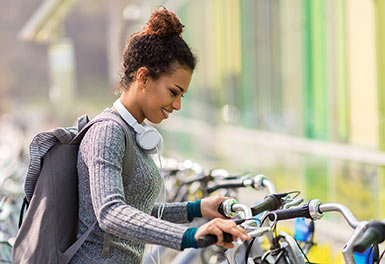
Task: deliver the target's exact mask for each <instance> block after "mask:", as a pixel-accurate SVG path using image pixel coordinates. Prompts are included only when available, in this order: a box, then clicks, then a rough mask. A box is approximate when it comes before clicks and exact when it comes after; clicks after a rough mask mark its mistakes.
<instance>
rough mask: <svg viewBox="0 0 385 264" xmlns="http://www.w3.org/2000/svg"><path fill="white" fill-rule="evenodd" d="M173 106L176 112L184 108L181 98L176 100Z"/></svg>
mask: <svg viewBox="0 0 385 264" xmlns="http://www.w3.org/2000/svg"><path fill="white" fill-rule="evenodd" d="M171 106H172V108H173V109H174V110H180V108H181V107H182V99H181V97H180V96H178V97H177V98H175V100H174V101H173V102H172V103H171Z"/></svg>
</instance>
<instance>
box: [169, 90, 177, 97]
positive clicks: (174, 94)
mask: <svg viewBox="0 0 385 264" xmlns="http://www.w3.org/2000/svg"><path fill="white" fill-rule="evenodd" d="M170 92H171V95H172V96H174V97H175V96H177V95H178V93H177V92H175V91H174V90H173V89H170Z"/></svg>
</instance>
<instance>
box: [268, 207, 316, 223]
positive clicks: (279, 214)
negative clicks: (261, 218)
mask: <svg viewBox="0 0 385 264" xmlns="http://www.w3.org/2000/svg"><path fill="white" fill-rule="evenodd" d="M268 217H269V219H270V221H279V220H286V219H292V218H297V217H306V218H310V219H311V218H312V217H311V216H310V212H309V204H304V205H303V206H300V207H295V208H290V209H282V210H276V211H272V212H270V213H269V214H268Z"/></svg>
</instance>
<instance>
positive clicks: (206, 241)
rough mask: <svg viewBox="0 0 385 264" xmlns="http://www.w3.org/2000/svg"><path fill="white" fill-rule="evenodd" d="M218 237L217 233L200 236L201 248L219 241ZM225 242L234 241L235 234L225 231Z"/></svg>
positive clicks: (199, 245)
mask: <svg viewBox="0 0 385 264" xmlns="http://www.w3.org/2000/svg"><path fill="white" fill-rule="evenodd" d="M217 241H218V238H217V236H216V235H211V234H210V235H204V236H201V237H199V238H198V240H197V245H198V247H200V248H204V247H208V246H211V245H214V244H215V243H217ZM223 241H224V242H233V236H232V235H231V234H229V233H226V232H223Z"/></svg>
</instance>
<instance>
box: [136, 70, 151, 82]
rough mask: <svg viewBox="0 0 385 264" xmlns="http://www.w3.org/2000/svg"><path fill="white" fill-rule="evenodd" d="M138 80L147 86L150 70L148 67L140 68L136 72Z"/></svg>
mask: <svg viewBox="0 0 385 264" xmlns="http://www.w3.org/2000/svg"><path fill="white" fill-rule="evenodd" d="M136 80H137V81H138V82H139V83H140V84H142V85H146V84H147V81H148V69H147V67H140V68H139V69H138V70H137V71H136Z"/></svg>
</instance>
